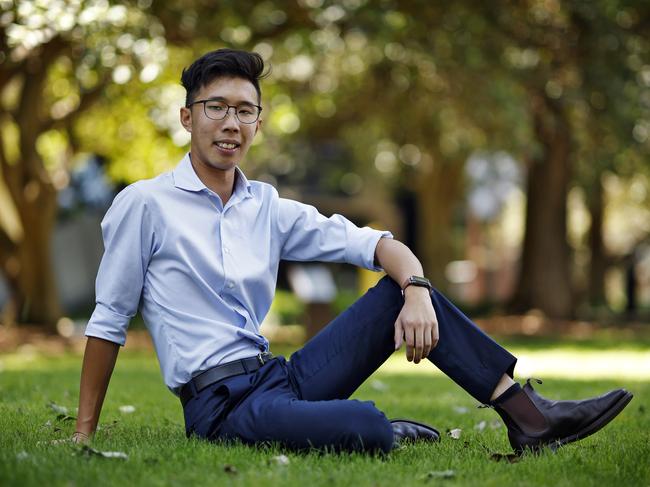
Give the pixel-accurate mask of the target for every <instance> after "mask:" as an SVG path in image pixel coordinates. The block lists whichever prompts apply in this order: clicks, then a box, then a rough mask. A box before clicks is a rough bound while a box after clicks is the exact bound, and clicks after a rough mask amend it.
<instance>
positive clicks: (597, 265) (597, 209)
mask: <svg viewBox="0 0 650 487" xmlns="http://www.w3.org/2000/svg"><path fill="white" fill-rule="evenodd" d="M588 206H589V213H590V214H591V227H590V228H589V249H590V250H591V258H590V260H589V287H588V292H589V294H588V296H589V303H590V304H591V305H592V306H603V305H605V304H606V303H607V300H606V297H605V272H606V270H607V254H606V251H605V244H604V242H603V213H604V202H603V184H602V182H601V180H600V174H599V175H598V176H597V177H596V180H595V181H594V184H593V187H592V188H590V189H589V193H588Z"/></svg>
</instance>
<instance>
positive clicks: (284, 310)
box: [271, 289, 305, 325]
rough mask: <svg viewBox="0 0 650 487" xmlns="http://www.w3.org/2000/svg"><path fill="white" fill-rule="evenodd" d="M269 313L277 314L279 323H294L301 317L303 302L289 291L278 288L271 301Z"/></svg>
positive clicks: (298, 321)
mask: <svg viewBox="0 0 650 487" xmlns="http://www.w3.org/2000/svg"><path fill="white" fill-rule="evenodd" d="M271 313H274V314H276V315H277V316H278V318H279V319H280V323H281V324H283V325H295V324H298V323H300V322H301V321H302V319H303V316H304V313H305V304H304V303H303V302H302V301H300V300H299V299H298V298H297V297H296V295H295V294H294V293H292V292H291V291H284V290H282V289H278V290H277V291H276V292H275V296H274V298H273V303H271Z"/></svg>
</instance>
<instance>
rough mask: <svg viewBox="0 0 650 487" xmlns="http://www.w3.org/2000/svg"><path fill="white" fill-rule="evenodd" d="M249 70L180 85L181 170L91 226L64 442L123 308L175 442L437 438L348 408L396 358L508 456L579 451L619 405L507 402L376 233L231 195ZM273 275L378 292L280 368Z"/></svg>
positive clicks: (500, 374)
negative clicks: (428, 366) (486, 424)
mask: <svg viewBox="0 0 650 487" xmlns="http://www.w3.org/2000/svg"><path fill="white" fill-rule="evenodd" d="M263 71H264V63H263V61H262V59H261V58H260V57H259V56H258V55H257V54H254V53H248V52H243V51H235V50H228V49H221V50H218V51H214V52H211V53H208V54H206V55H204V56H203V57H201V58H200V59H198V60H197V61H195V62H194V63H193V64H192V65H191V66H190V67H189V68H188V69H186V70H184V71H183V75H182V84H183V86H184V87H185V88H186V90H187V98H186V104H185V106H184V107H183V108H181V110H180V120H181V123H182V124H183V126H184V127H185V129H186V130H187V131H188V132H190V134H191V145H190V152H189V154H187V155H186V156H185V158H184V159H183V160H182V161H181V162H180V164H179V165H178V166H177V168H176V169H175V170H174V171H171V172H168V173H165V174H162V175H160V176H158V177H156V178H154V179H151V180H146V181H139V182H137V183H135V184H132V185H131V186H129V187H127V188H126V189H125V190H124V191H122V192H121V193H120V194H119V195H118V196H117V197H116V198H115V201H114V202H113V205H112V206H111V208H110V209H109V211H108V213H107V214H106V216H105V218H104V221H103V222H102V231H103V235H104V244H105V252H104V257H103V259H102V262H101V265H100V268H99V273H98V276H97V289H96V291H97V304H96V308H95V311H94V313H93V315H92V317H91V318H90V321H89V323H88V327H87V330H86V335H87V336H88V342H87V345H86V351H85V355H84V361H83V369H82V374H81V386H80V397H79V416H78V419H77V428H76V429H77V432H76V433H75V436H74V437H73V439H74V440H75V441H81V442H83V441H87V440H88V438H89V436H90V435H91V434H92V433H93V432H94V431H95V428H96V426H97V421H98V418H99V414H100V410H101V406H102V402H103V399H104V395H105V393H106V389H107V387H108V383H109V379H110V376H111V373H112V370H113V366H114V364H115V360H116V357H117V352H118V348H119V346H120V345H123V344H124V341H125V336H126V329H127V326H128V323H129V320H130V318H131V317H132V316H133V315H134V314H135V313H136V310H137V308H138V306H140V308H141V311H142V315H143V317H144V319H145V322H146V324H147V327H148V329H149V331H150V333H151V336H152V338H153V342H154V345H155V348H156V352H157V354H158V358H159V361H160V367H161V370H162V373H163V376H164V380H165V383H166V384H167V386H168V387H169V388H170V390H172V391H173V392H174V393H175V394H177V395H179V396H180V399H181V402H182V405H183V409H184V416H185V424H186V433H187V435H188V436H189V435H191V434H194V435H197V436H199V437H202V438H207V439H209V440H228V439H238V440H241V441H243V442H245V443H249V444H255V443H259V442H278V443H280V444H282V445H284V446H286V447H289V448H294V449H305V448H317V449H330V450H335V451H374V452H377V451H382V452H388V451H390V450H391V449H392V448H393V447H394V445H395V443H396V441H399V440H402V439H405V438H409V439H428V440H437V439H439V435H438V432H437V431H436V430H435V429H433V428H431V427H428V426H426V425H423V424H420V423H417V422H414V421H408V420H400V421H392V422H391V421H389V420H388V419H386V417H385V416H384V414H383V413H382V412H381V411H379V410H378V409H377V408H375V406H374V404H373V403H371V402H360V401H356V400H350V399H348V397H349V396H350V395H351V394H352V393H353V392H354V391H355V390H356V389H357V387H358V386H359V385H360V384H361V383H362V382H363V381H364V380H365V379H366V378H367V377H369V376H370V375H371V374H372V373H373V372H374V371H375V370H376V369H377V368H378V367H379V366H380V365H381V364H382V363H383V362H384V361H385V360H386V359H387V358H388V357H389V356H390V355H391V353H392V352H393V351H394V350H396V349H398V348H400V347H401V346H402V344H403V343H406V356H407V358H408V360H409V361H413V362H414V363H416V364H417V363H419V362H420V361H421V360H423V359H425V358H427V359H429V360H430V361H431V362H433V363H434V364H435V365H436V366H438V367H439V368H440V369H441V370H442V371H444V372H445V373H446V374H448V375H449V376H450V377H451V378H452V379H453V380H455V381H456V382H457V383H458V384H459V385H460V386H461V387H462V388H464V389H465V390H466V391H467V392H469V393H470V394H471V395H472V396H473V397H475V398H476V399H477V400H479V401H480V402H482V403H486V404H488V405H491V406H492V407H494V409H495V410H496V411H497V413H498V414H499V415H500V416H501V417H502V418H503V420H504V422H505V424H506V426H507V429H508V436H509V439H510V443H511V444H512V446H513V448H514V449H515V450H517V451H523V450H524V449H526V448H531V449H533V450H536V449H539V448H541V447H543V446H545V445H550V446H552V447H556V446H558V445H562V444H564V443H569V442H571V441H575V440H578V439H580V438H583V437H585V436H587V435H589V434H591V433H594V432H595V431H597V430H598V429H600V428H601V427H603V426H604V425H605V424H606V423H607V422H609V421H610V420H611V419H613V418H614V417H615V416H616V415H617V414H618V413H620V412H621V411H622V410H623V408H624V407H625V406H626V405H627V403H628V402H629V401H630V400H631V398H632V395H631V394H630V393H629V392H627V391H625V390H616V391H612V392H610V393H608V394H606V395H604V396H601V397H598V398H594V399H589V400H585V401H559V402H553V401H548V400H546V399H544V398H542V397H541V396H539V395H537V393H536V392H535V391H534V390H533V388H532V386H531V385H530V383H529V382H528V383H527V384H526V385H524V386H523V388H522V387H520V385H519V384H517V383H515V382H514V381H513V379H512V374H513V371H514V367H515V363H516V358H515V357H513V356H512V355H511V354H510V353H508V352H507V351H506V350H504V349H503V348H501V347H500V346H499V345H497V344H496V343H495V342H494V341H493V340H491V339H490V338H489V337H488V336H486V335H485V334H484V333H483V332H482V331H481V330H480V329H478V328H477V327H476V326H475V325H474V324H473V323H472V322H471V321H470V320H469V319H468V318H467V317H465V316H464V315H463V314H462V313H461V312H460V311H458V310H457V309H456V308H455V307H454V306H453V305H452V304H451V303H450V302H449V301H448V300H446V299H445V298H444V297H443V296H442V295H441V294H440V293H438V292H437V291H436V290H433V289H431V285H430V284H429V281H428V280H426V279H425V278H424V277H423V271H422V266H421V264H420V262H419V261H418V259H417V258H416V257H415V256H414V255H413V253H412V252H411V251H410V250H409V249H408V248H407V247H406V246H404V245H403V244H401V243H400V242H398V241H397V240H394V239H393V238H392V235H391V234H390V233H389V232H379V231H375V230H372V229H369V228H358V227H356V226H355V225H353V224H352V223H351V222H350V221H348V220H346V219H345V218H344V217H342V216H339V215H334V216H332V217H331V218H326V217H324V216H322V215H320V214H319V213H318V212H317V210H316V209H315V208H313V207H311V206H307V205H304V204H301V203H298V202H296V201H291V200H287V199H283V198H280V197H279V196H278V193H277V191H276V190H275V188H273V187H272V186H270V185H268V184H264V183H259V182H255V181H248V180H247V179H246V177H245V176H244V173H243V172H242V171H241V170H240V169H239V167H238V166H239V164H240V163H242V161H243V160H244V157H245V156H246V153H247V152H248V149H249V147H250V145H251V143H252V141H253V138H254V137H255V134H256V133H257V131H258V129H259V127H260V125H261V123H262V121H261V119H260V113H261V111H262V108H261V106H260V104H261V94H260V88H259V79H260V77H261V76H262V75H263ZM281 259H285V260H297V261H309V260H323V261H330V262H349V263H351V264H355V265H358V266H362V267H365V268H368V269H374V270H380V269H383V270H385V272H386V273H387V275H388V276H387V277H384V278H383V279H382V280H381V281H380V282H379V284H378V285H377V286H376V287H374V288H373V289H371V290H370V291H369V292H368V293H366V294H365V295H364V296H363V297H361V298H360V299H359V300H358V301H357V302H356V303H355V304H354V305H353V306H352V307H350V308H349V309H348V310H346V311H345V312H344V313H343V314H341V315H340V316H339V317H337V318H336V319H335V320H334V321H333V322H332V323H330V324H329V325H328V326H327V327H326V328H325V329H324V330H323V331H322V332H321V333H320V334H318V335H317V336H316V337H315V338H313V339H312V340H311V341H310V342H308V343H307V344H306V345H305V346H304V347H303V348H302V349H301V350H298V351H297V352H296V353H294V354H293V355H292V356H291V358H290V360H289V361H287V360H285V359H284V358H283V357H276V358H273V357H272V356H271V355H270V354H269V353H268V342H267V341H266V339H265V338H264V337H263V336H261V335H260V333H259V326H260V323H261V322H262V320H263V318H264V316H265V315H266V313H267V312H268V309H269V306H270V304H271V301H272V299H273V294H274V290H275V285H276V276H277V271H278V263H279V261H280V260H281ZM422 387H423V389H425V388H426V387H427V384H426V381H424V382H423V384H422ZM425 390H426V389H425ZM431 392H432V391H427V393H431Z"/></svg>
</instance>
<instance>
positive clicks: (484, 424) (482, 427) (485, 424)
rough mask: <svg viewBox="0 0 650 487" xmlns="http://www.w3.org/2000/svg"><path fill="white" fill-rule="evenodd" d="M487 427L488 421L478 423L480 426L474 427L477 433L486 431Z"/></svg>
mask: <svg viewBox="0 0 650 487" xmlns="http://www.w3.org/2000/svg"><path fill="white" fill-rule="evenodd" d="M486 426H487V421H481V422H480V423H478V424H476V425H475V426H474V429H475V430H476V431H479V432H480V431H483V430H484V429H485V427H486Z"/></svg>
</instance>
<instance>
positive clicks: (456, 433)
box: [447, 428, 463, 440]
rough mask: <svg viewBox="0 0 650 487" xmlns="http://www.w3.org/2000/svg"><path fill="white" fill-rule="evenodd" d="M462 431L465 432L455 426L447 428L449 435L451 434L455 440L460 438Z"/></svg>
mask: <svg viewBox="0 0 650 487" xmlns="http://www.w3.org/2000/svg"><path fill="white" fill-rule="evenodd" d="M462 432H463V430H462V429H460V428H454V429H451V430H447V435H449V436H451V437H452V438H453V439H454V440H458V439H459V438H460V435H461V433H462Z"/></svg>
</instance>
